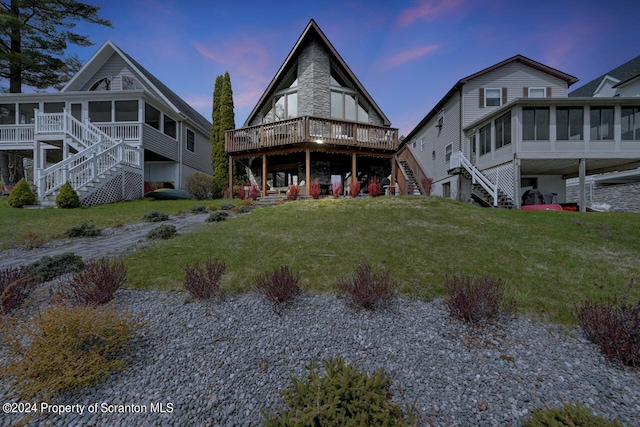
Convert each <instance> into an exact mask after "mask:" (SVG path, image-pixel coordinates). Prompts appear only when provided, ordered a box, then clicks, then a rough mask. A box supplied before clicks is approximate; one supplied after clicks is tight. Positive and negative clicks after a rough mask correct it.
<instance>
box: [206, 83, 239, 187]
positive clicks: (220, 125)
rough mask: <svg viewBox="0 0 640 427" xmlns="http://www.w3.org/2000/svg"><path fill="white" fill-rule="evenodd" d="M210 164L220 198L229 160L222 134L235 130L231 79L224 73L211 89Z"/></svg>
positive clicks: (224, 185) (226, 183)
mask: <svg viewBox="0 0 640 427" xmlns="http://www.w3.org/2000/svg"><path fill="white" fill-rule="evenodd" d="M211 123H212V125H211V164H212V166H213V182H214V188H215V189H216V191H217V193H218V194H215V195H214V196H215V197H220V196H222V194H223V192H224V188H225V187H226V186H227V185H228V182H229V158H228V156H227V153H226V151H225V144H224V132H225V131H226V130H231V129H235V127H236V123H235V114H234V112H233V90H232V89H231V77H230V76H229V73H228V72H226V73H225V74H224V76H218V77H217V78H216V83H215V86H214V89H213V109H212V113H211Z"/></svg>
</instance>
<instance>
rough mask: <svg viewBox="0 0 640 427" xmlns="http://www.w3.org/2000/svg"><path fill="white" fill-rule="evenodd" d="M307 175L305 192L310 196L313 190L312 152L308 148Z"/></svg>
mask: <svg viewBox="0 0 640 427" xmlns="http://www.w3.org/2000/svg"><path fill="white" fill-rule="evenodd" d="M304 170H305V175H304V190H305V193H304V194H305V195H307V196H308V195H309V193H310V190H311V187H310V185H311V150H310V149H308V148H307V150H306V151H305V169H304Z"/></svg>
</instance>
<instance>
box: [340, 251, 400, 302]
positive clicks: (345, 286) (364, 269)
mask: <svg viewBox="0 0 640 427" xmlns="http://www.w3.org/2000/svg"><path fill="white" fill-rule="evenodd" d="M338 287H339V288H340V289H342V291H343V292H344V293H345V294H346V295H347V297H348V298H349V299H350V300H351V302H352V303H354V304H356V305H359V306H361V307H363V308H366V309H368V310H369V309H373V308H375V307H376V306H377V305H386V304H388V303H389V302H391V301H392V300H393V299H394V298H395V297H396V295H397V293H398V287H399V284H398V283H397V282H396V281H395V280H393V279H391V278H390V277H389V272H388V271H386V270H385V271H382V272H379V273H377V272H374V271H372V270H371V267H370V266H369V264H368V263H367V262H366V261H363V262H361V263H360V265H358V267H357V268H356V274H355V275H354V276H353V277H352V278H351V279H338Z"/></svg>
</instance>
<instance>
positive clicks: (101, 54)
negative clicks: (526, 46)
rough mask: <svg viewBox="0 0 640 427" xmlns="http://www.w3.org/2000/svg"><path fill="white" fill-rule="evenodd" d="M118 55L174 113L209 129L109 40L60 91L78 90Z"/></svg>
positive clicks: (171, 93)
mask: <svg viewBox="0 0 640 427" xmlns="http://www.w3.org/2000/svg"><path fill="white" fill-rule="evenodd" d="M114 53H115V54H117V55H119V56H120V57H121V58H122V59H123V60H124V61H125V62H126V63H127V65H128V66H129V67H131V69H132V70H134V71H135V72H136V73H137V74H138V75H139V76H140V77H141V78H143V79H144V80H145V83H146V84H147V85H148V86H149V87H151V88H153V90H154V91H155V92H156V93H157V95H158V96H159V97H160V98H161V99H162V100H163V101H164V102H165V103H166V104H167V105H168V106H169V107H171V108H173V110H174V111H175V112H176V113H179V114H183V115H184V116H186V117H187V118H189V119H190V120H191V121H192V122H193V123H195V124H196V125H198V126H200V127H201V128H202V129H203V130H205V131H206V132H209V131H210V130H211V123H210V122H209V121H208V120H207V119H205V118H204V117H203V116H202V114H200V113H198V112H197V111H196V110H195V109H194V108H193V107H191V106H190V105H189V104H187V103H186V102H185V101H184V100H183V99H182V98H180V97H179V96H178V95H177V94H176V93H175V92H173V91H172V90H171V89H169V88H168V87H167V86H166V85H165V84H164V83H162V82H161V81H160V80H159V79H158V78H156V77H155V76H154V75H153V74H151V73H150V72H149V71H148V70H147V69H146V68H144V67H143V66H142V65H140V64H139V63H138V62H137V61H136V60H135V59H133V58H132V57H131V56H129V55H128V54H126V53H125V52H124V51H122V50H121V49H120V48H119V47H118V46H116V45H115V44H114V43H113V42H112V41H111V40H107V41H106V42H104V44H103V45H102V46H100V48H99V49H98V50H97V51H96V53H94V54H93V56H92V57H91V58H89V60H88V61H87V62H86V63H85V64H84V65H83V66H82V68H81V69H80V71H78V72H77V73H76V74H75V75H74V76H73V78H72V79H71V80H69V82H68V83H67V84H66V85H65V86H64V87H63V88H62V90H61V92H68V91H74V90H80V88H82V87H83V86H84V85H85V84H86V82H87V81H88V80H89V79H90V78H92V77H93V76H94V75H95V73H96V72H97V71H98V70H99V69H100V68H101V67H102V66H103V65H104V64H105V63H106V62H107V61H108V60H109V58H111V56H112V55H113V54H114Z"/></svg>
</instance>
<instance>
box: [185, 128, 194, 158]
mask: <svg viewBox="0 0 640 427" xmlns="http://www.w3.org/2000/svg"><path fill="white" fill-rule="evenodd" d="M187 151H191V152H192V153H195V152H196V134H195V133H193V131H192V130H190V129H187Z"/></svg>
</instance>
